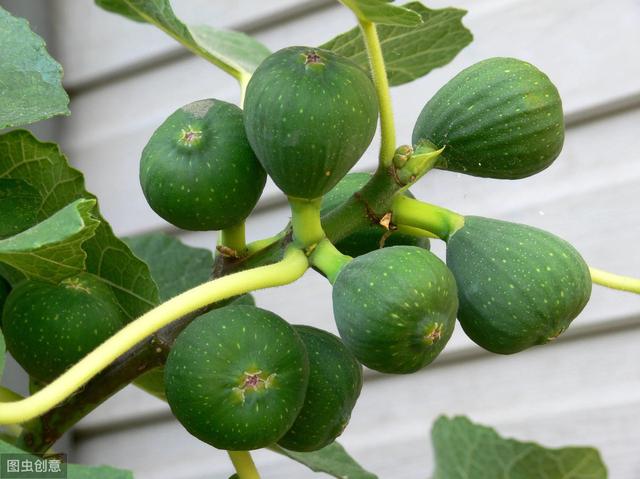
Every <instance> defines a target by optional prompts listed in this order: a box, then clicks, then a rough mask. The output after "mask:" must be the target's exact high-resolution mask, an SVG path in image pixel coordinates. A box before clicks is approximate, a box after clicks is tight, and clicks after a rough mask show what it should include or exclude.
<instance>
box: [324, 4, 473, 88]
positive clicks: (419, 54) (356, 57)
mask: <svg viewBox="0 0 640 479" xmlns="http://www.w3.org/2000/svg"><path fill="white" fill-rule="evenodd" d="M404 7H405V8H407V9H409V10H411V11H413V12H415V13H416V14H419V15H420V17H421V18H422V23H420V24H418V25H415V26H412V27H407V26H390V25H380V26H378V27H377V28H378V36H379V38H380V45H381V48H382V54H383V56H384V60H385V65H386V69H387V77H388V78H389V84H390V85H391V86H398V85H402V84H404V83H408V82H411V81H413V80H415V79H417V78H420V77H422V76H424V75H426V74H427V73H429V72H430V71H431V70H433V69H434V68H437V67H441V66H444V65H446V64H447V63H449V62H451V60H453V59H454V58H455V56H456V55H457V54H458V53H459V52H460V51H461V50H462V49H463V48H464V47H466V46H467V45H468V44H469V43H471V40H472V39H473V35H471V32H470V31H469V30H468V29H467V28H466V27H465V26H464V25H463V24H462V17H464V15H465V14H466V13H467V12H466V11H465V10H459V9H457V8H443V9H438V10H432V9H430V8H427V7H425V6H424V5H422V4H421V3H420V2H411V3H408V4H406V5H404ZM320 48H325V49H327V50H332V51H334V52H336V53H337V54H339V55H342V56H343V57H347V58H350V59H351V60H353V61H354V62H356V63H357V64H358V65H360V66H361V67H362V68H364V69H365V70H367V71H369V68H370V67H369V59H368V57H367V50H366V47H365V44H364V39H363V37H362V32H361V31H360V29H359V28H353V29H351V30H349V31H348V32H345V33H343V34H341V35H338V36H337V37H335V38H333V39H332V40H329V41H328V42H326V43H324V44H323V45H321V46H320Z"/></svg>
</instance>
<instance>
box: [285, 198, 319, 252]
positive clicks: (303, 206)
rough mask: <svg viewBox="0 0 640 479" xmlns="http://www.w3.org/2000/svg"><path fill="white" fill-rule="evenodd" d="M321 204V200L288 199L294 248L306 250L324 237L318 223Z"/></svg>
mask: <svg viewBox="0 0 640 479" xmlns="http://www.w3.org/2000/svg"><path fill="white" fill-rule="evenodd" d="M321 203H322V198H316V199H313V200H307V199H305V198H294V197H292V196H290V197H289V205H290V206H291V225H292V226H293V242H294V244H295V245H296V246H298V247H300V248H303V249H307V248H309V247H312V246H314V245H316V244H318V243H319V242H320V241H321V240H322V238H324V237H325V234H324V230H323V229H322V224H321V223H320V204H321Z"/></svg>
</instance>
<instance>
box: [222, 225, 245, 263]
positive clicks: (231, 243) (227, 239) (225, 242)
mask: <svg viewBox="0 0 640 479" xmlns="http://www.w3.org/2000/svg"><path fill="white" fill-rule="evenodd" d="M220 238H221V243H222V246H226V247H227V248H230V249H232V250H233V251H235V252H236V253H237V255H238V257H242V256H244V255H245V254H246V252H247V243H246V237H245V227H244V221H241V222H240V223H238V224H236V225H233V226H230V227H229V228H226V229H223V230H222V231H221V232H220Z"/></svg>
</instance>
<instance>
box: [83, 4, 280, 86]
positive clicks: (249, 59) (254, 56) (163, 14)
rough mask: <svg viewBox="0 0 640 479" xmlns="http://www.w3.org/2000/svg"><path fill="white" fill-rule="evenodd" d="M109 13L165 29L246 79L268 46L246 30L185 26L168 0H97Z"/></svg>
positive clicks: (193, 50) (238, 76) (224, 68)
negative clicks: (235, 30) (249, 34)
mask: <svg viewBox="0 0 640 479" xmlns="http://www.w3.org/2000/svg"><path fill="white" fill-rule="evenodd" d="M95 2H96V4H97V5H99V6H100V7H102V8H104V9H105V10H108V11H110V12H114V13H119V14H120V15H124V16H125V17H127V18H129V19H131V20H135V21H138V22H147V23H151V24H152V25H155V26H156V27H158V28H160V29H161V30H163V31H164V32H165V33H166V34H168V35H170V36H171V37H173V38H174V39H175V40H177V41H178V42H180V43H182V44H183V45H184V46H185V47H187V48H188V49H189V50H191V51H192V52H193V53H195V54H196V55H200V56H201V57H203V58H205V59H207V60H209V61H210V62H211V63H213V64H214V65H217V66H218V67H220V68H221V69H223V70H224V71H226V72H227V73H229V74H230V75H233V76H234V77H235V78H237V79H239V80H241V81H246V80H247V79H248V78H249V77H250V76H251V74H252V73H253V71H254V70H255V69H256V68H257V67H258V65H259V64H260V63H261V62H262V60H263V59H264V58H265V57H267V56H268V55H269V53H270V52H269V49H268V48H267V47H265V46H264V45H263V44H262V43H260V42H258V41H257V40H255V39H254V38H252V37H250V36H248V35H245V34H244V33H240V32H234V31H229V30H221V29H218V28H214V27H210V26H207V25H192V26H189V25H186V24H185V23H182V22H181V21H180V19H178V17H176V16H175V14H174V13H173V9H172V8H171V3H170V2H169V0H95Z"/></svg>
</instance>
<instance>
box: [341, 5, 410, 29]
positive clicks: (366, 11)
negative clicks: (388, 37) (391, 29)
mask: <svg viewBox="0 0 640 479" xmlns="http://www.w3.org/2000/svg"><path fill="white" fill-rule="evenodd" d="M339 1H340V3H342V4H343V5H344V6H345V7H347V8H349V9H350V10H352V11H353V13H355V14H356V17H358V18H359V19H360V20H366V21H369V22H373V23H379V24H383V25H403V26H412V25H418V24H420V23H422V19H421V18H420V15H419V14H416V13H415V12H413V11H411V10H409V9H407V8H405V7H398V6H396V5H391V2H392V1H393V0H339Z"/></svg>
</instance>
